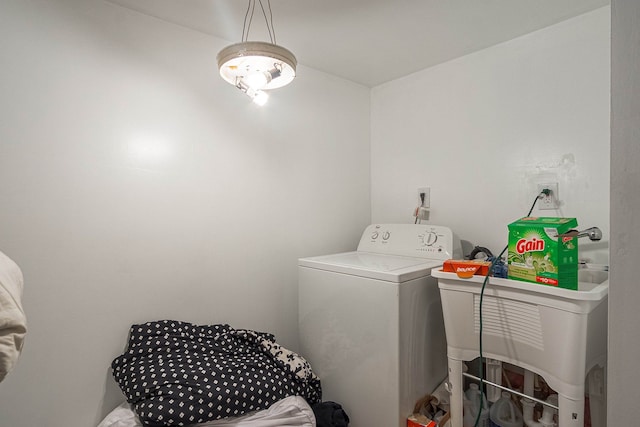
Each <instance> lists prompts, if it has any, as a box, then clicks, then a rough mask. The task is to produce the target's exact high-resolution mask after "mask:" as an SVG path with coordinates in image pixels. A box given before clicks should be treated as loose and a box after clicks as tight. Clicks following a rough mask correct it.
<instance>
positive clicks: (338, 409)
mask: <svg viewBox="0 0 640 427" xmlns="http://www.w3.org/2000/svg"><path fill="white" fill-rule="evenodd" d="M311 409H313V413H314V415H315V416H316V427H347V426H348V425H349V416H348V415H347V413H346V412H344V409H342V406H341V405H340V404H339V403H336V402H331V401H327V402H321V403H316V404H314V405H311Z"/></svg>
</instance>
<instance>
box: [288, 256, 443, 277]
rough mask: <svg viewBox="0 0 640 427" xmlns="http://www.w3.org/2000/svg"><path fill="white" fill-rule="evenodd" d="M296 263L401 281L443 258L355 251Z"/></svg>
mask: <svg viewBox="0 0 640 427" xmlns="http://www.w3.org/2000/svg"><path fill="white" fill-rule="evenodd" d="M298 265H299V266H301V267H309V268H315V269H318V270H326V271H332V272H335V273H343V274H350V275H353V276H360V277H366V278H371V279H378V280H384V281H387V282H395V283H400V282H406V281H408V280H412V279H416V278H418V277H423V276H428V275H430V274H431V269H432V268H436V267H440V266H442V261H434V260H427V259H424V258H413V257H403V256H396V255H381V254H376V253H371V252H362V251H355V252H344V253H340V254H333V255H324V256H318V257H312V258H301V259H299V260H298Z"/></svg>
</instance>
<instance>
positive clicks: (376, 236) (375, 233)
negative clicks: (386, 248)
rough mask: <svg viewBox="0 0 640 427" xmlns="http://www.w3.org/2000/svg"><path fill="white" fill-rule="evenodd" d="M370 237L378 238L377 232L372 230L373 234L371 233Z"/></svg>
mask: <svg viewBox="0 0 640 427" xmlns="http://www.w3.org/2000/svg"><path fill="white" fill-rule="evenodd" d="M371 238H372V239H373V240H376V239H377V238H378V232H377V231H374V232H373V234H372V235H371Z"/></svg>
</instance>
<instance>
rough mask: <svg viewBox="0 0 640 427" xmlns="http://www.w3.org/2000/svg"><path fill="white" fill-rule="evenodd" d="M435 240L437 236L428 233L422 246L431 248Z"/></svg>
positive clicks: (433, 233) (430, 232) (431, 232)
mask: <svg viewBox="0 0 640 427" xmlns="http://www.w3.org/2000/svg"><path fill="white" fill-rule="evenodd" d="M437 240H438V235H437V234H436V233H435V232H433V231H429V232H428V233H426V234H425V235H424V244H425V245H426V246H432V245H433V244H434V243H435V242H436V241H437Z"/></svg>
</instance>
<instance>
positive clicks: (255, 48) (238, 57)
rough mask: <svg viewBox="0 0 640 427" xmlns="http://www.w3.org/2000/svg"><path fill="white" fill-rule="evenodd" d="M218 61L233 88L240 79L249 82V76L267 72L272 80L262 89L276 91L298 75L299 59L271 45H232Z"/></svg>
mask: <svg viewBox="0 0 640 427" xmlns="http://www.w3.org/2000/svg"><path fill="white" fill-rule="evenodd" d="M217 59H218V68H219V69H220V76H221V77H222V78H223V79H225V80H226V81H227V82H229V83H231V84H232V85H234V86H237V84H238V81H240V80H241V79H244V81H247V77H249V76H251V75H253V74H256V73H268V74H269V75H270V76H272V78H271V79H270V81H268V82H266V83H265V84H264V86H263V87H262V88H261V89H266V90H268V89H276V88H279V87H282V86H285V85H287V84H289V83H291V81H292V80H293V78H294V77H295V76H296V65H297V61H296V57H295V56H294V55H293V53H291V52H290V51H289V50H287V49H285V48H284V47H282V46H278V45H275V44H272V43H267V42H242V43H236V44H232V45H230V46H227V47H225V48H224V49H222V50H221V51H220V52H219V53H218V57H217ZM265 80H268V79H265ZM249 81H251V78H249Z"/></svg>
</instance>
